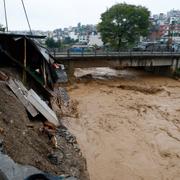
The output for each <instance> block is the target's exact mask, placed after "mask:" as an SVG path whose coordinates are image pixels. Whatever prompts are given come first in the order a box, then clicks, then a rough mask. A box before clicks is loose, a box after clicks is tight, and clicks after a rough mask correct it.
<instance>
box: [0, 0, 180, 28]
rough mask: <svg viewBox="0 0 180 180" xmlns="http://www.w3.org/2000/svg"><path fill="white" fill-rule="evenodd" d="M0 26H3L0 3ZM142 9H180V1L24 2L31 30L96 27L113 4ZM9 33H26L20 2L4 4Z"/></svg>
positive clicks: (87, 0)
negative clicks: (142, 7) (13, 31)
mask: <svg viewBox="0 0 180 180" xmlns="http://www.w3.org/2000/svg"><path fill="white" fill-rule="evenodd" d="M0 2H1V3H0V23H1V24H4V25H5V21H4V9H3V0H1V1H0ZM122 2H126V3H128V4H135V5H142V6H145V7H147V8H148V9H149V10H150V11H151V12H152V14H156V13H160V12H164V13H166V12H167V11H169V10H171V9H173V8H174V9H178V8H179V9H180V0H122V1H121V0H24V3H25V5H26V9H27V12H28V16H29V20H30V24H31V27H32V29H35V30H54V29H56V28H60V27H61V28H62V27H69V26H76V25H77V23H78V22H81V23H82V24H97V23H98V22H99V21H100V15H101V13H103V12H104V11H105V10H106V9H107V8H110V7H111V6H112V5H114V4H116V3H122ZM6 6H7V15H8V24H9V29H10V30H26V29H28V26H27V22H26V19H25V15H24V12H23V8H22V4H21V0H6Z"/></svg>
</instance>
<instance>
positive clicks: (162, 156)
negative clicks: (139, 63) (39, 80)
mask: <svg viewBox="0 0 180 180" xmlns="http://www.w3.org/2000/svg"><path fill="white" fill-rule="evenodd" d="M119 77H120V78H119V79H117V80H105V81H99V80H96V81H90V82H88V83H87V82H86V83H78V84H77V85H75V86H72V87H69V94H70V96H71V98H72V99H74V100H76V101H77V102H78V113H79V116H78V117H77V118H72V117H66V118H64V124H65V125H66V126H67V127H68V128H69V130H70V131H71V132H72V133H73V134H74V135H75V136H76V137H77V140H78V142H79V144H80V147H81V149H82V152H83V154H84V156H85V157H86V159H87V166H88V170H89V174H90V178H91V180H119V179H121V180H131V179H133V180H139V179H146V180H155V179H158V180H159V179H172V180H178V179H179V178H180V82H179V81H177V80H173V79H170V78H168V77H161V76H152V75H150V74H146V73H139V72H127V73H126V72H122V73H120V75H119Z"/></svg>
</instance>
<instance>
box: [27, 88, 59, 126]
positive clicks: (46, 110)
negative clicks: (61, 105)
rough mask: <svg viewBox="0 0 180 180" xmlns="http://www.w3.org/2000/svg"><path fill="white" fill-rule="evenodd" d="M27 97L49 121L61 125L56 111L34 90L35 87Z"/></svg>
mask: <svg viewBox="0 0 180 180" xmlns="http://www.w3.org/2000/svg"><path fill="white" fill-rule="evenodd" d="M27 99H28V101H29V102H30V103H31V104H32V105H33V106H34V107H35V108H36V109H37V110H38V111H39V112H40V113H41V114H42V115H43V116H44V117H45V118H46V119H47V120H48V121H49V122H51V123H52V124H54V125H55V126H59V125H60V123H59V120H58V118H57V116H56V114H55V112H54V111H53V110H52V109H51V108H50V107H49V106H48V105H47V104H46V103H45V102H44V101H43V100H42V99H41V98H40V97H39V96H38V95H37V94H36V93H35V92H34V91H33V89H30V90H29V91H28V95H27Z"/></svg>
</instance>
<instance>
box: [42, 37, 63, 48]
mask: <svg viewBox="0 0 180 180" xmlns="http://www.w3.org/2000/svg"><path fill="white" fill-rule="evenodd" d="M45 44H46V46H47V47H48V48H60V46H61V41H60V40H58V41H55V40H54V39H53V38H47V39H46V41H45Z"/></svg>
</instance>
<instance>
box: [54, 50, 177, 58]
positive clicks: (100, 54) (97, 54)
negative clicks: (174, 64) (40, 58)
mask: <svg viewBox="0 0 180 180" xmlns="http://www.w3.org/2000/svg"><path fill="white" fill-rule="evenodd" d="M51 54H52V55H53V56H54V57H59V58H63V57H129V56H164V57H165V56H175V57H180V52H170V51H124V52H122V51H120V52H112V51H111V52H109V51H107V52H69V51H67V52H51Z"/></svg>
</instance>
